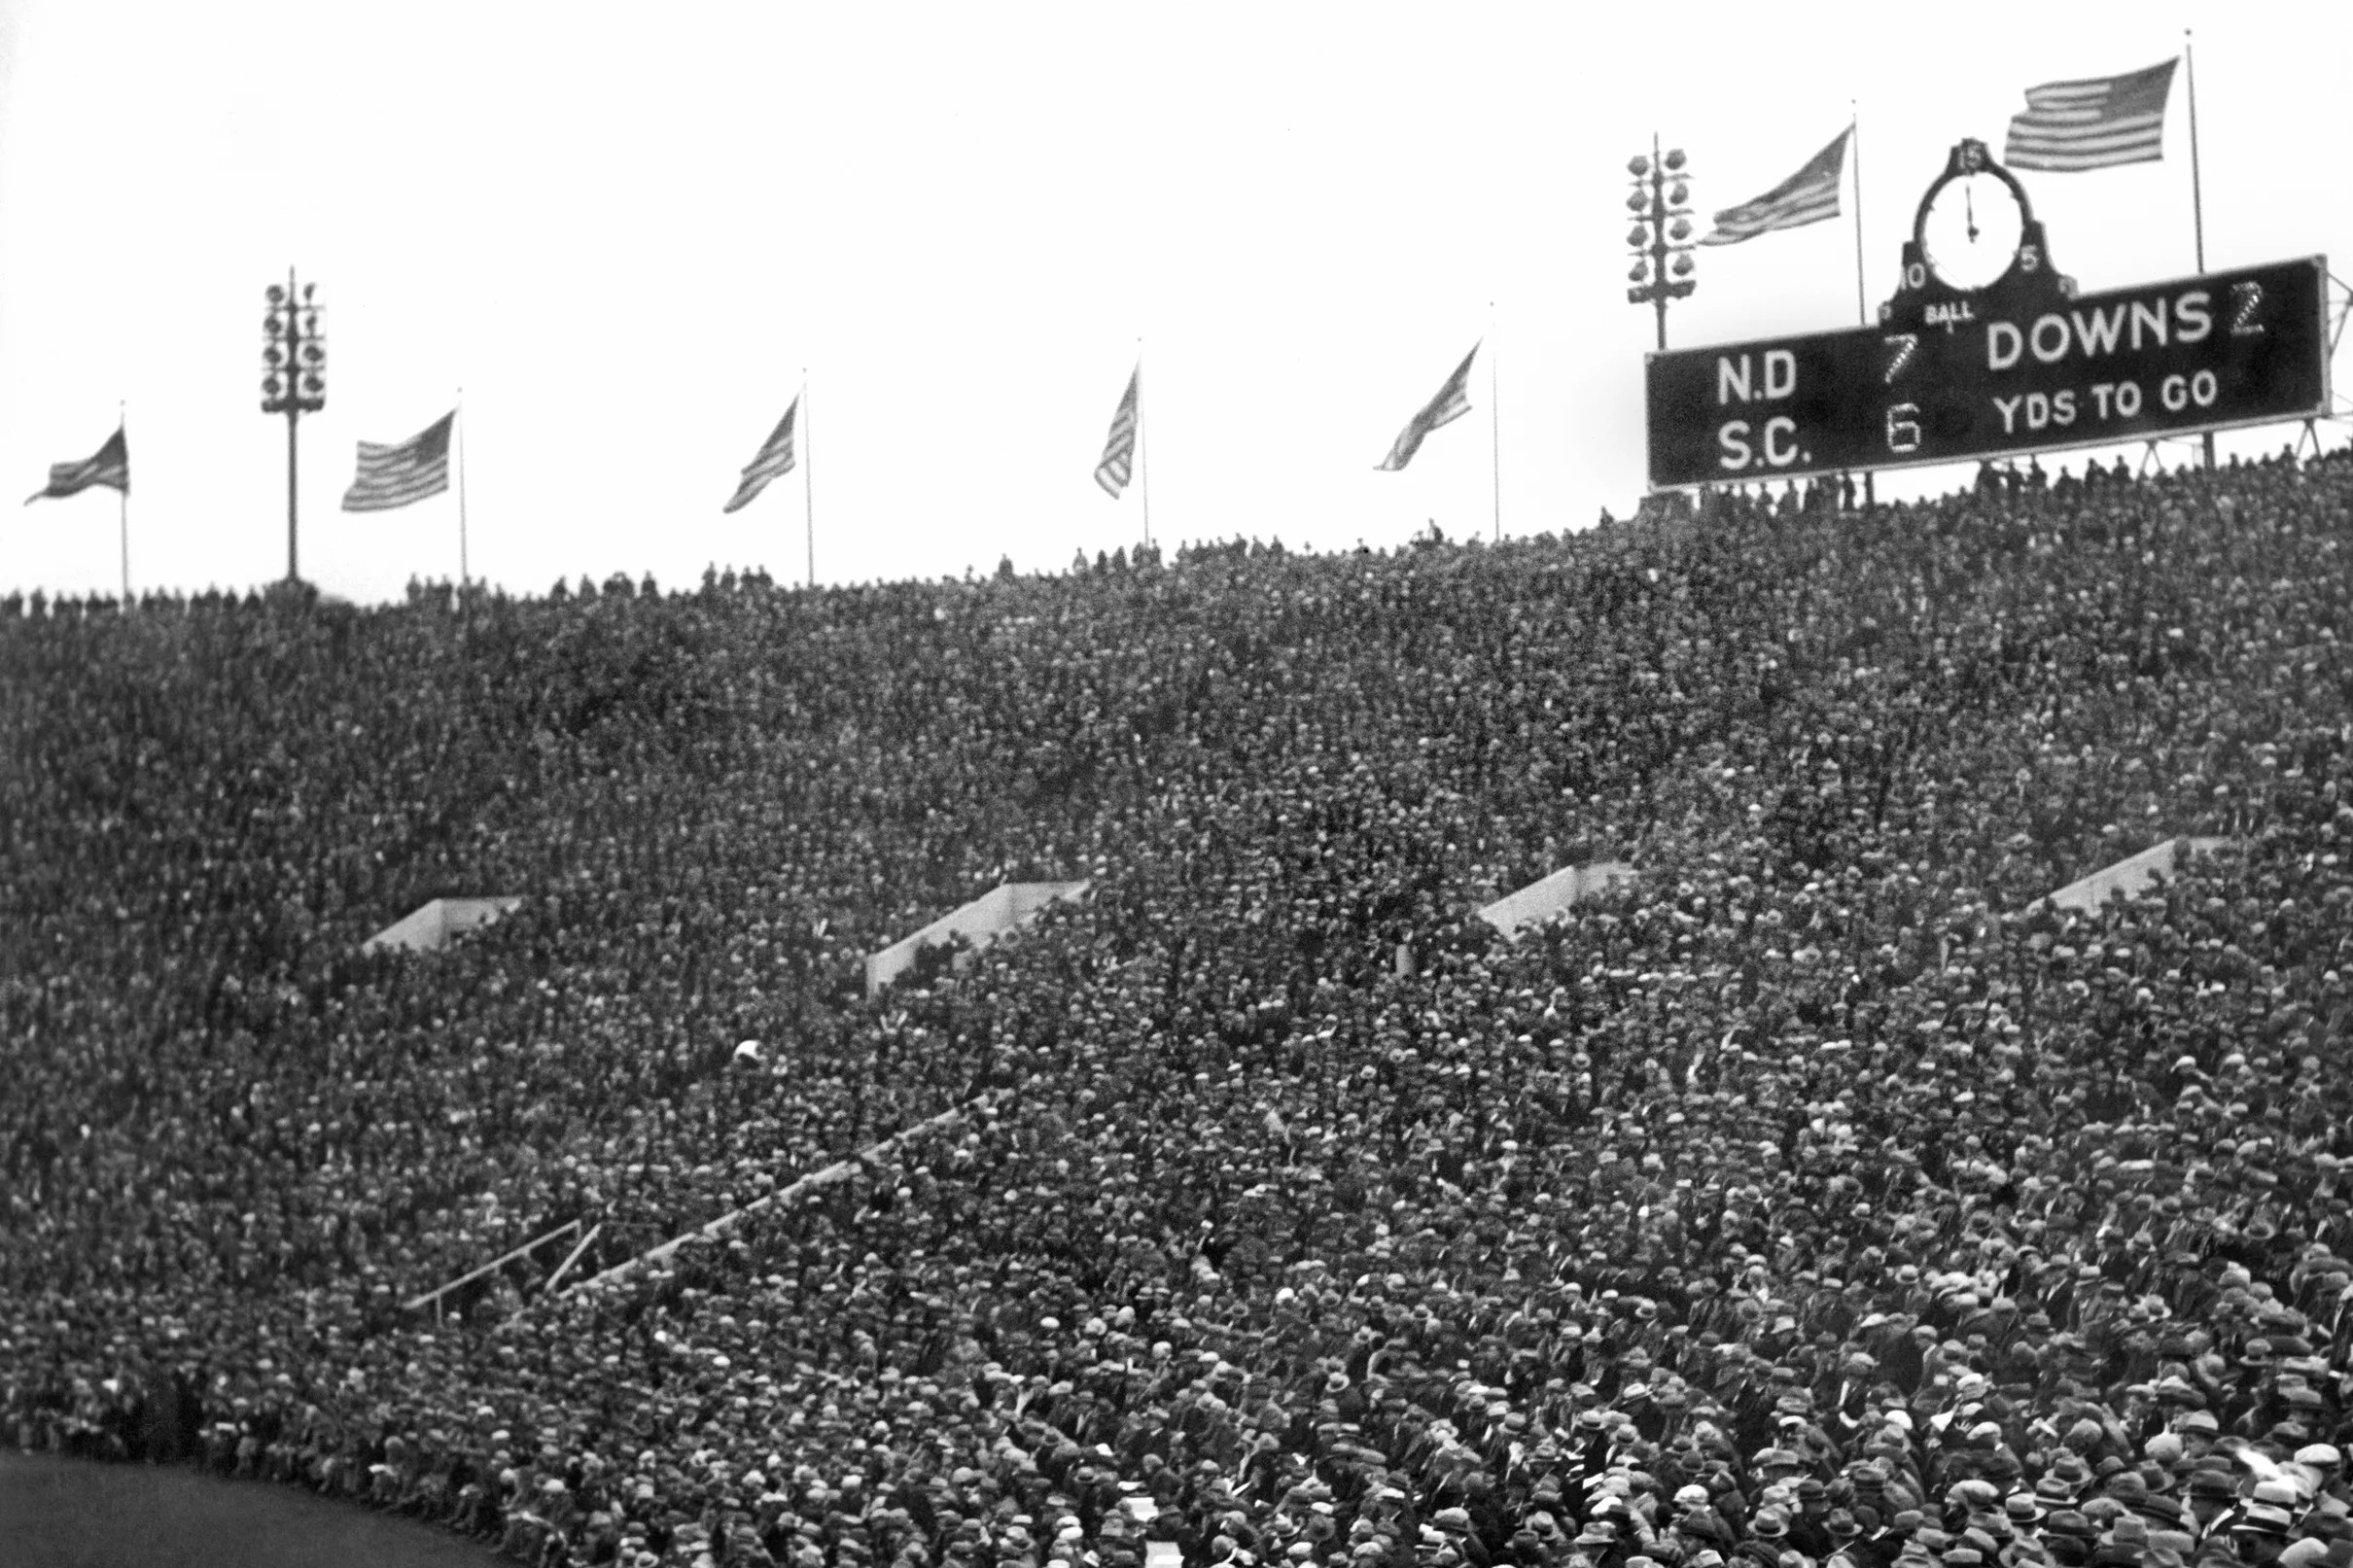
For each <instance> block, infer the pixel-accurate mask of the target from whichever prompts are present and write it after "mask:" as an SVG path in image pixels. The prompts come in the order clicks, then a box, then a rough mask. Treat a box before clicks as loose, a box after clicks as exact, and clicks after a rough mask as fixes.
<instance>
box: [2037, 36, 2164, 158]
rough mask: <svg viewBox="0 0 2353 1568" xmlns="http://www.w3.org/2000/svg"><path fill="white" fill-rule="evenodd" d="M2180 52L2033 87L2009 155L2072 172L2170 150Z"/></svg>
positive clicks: (2151, 156)
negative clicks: (2169, 120)
mask: <svg viewBox="0 0 2353 1568" xmlns="http://www.w3.org/2000/svg"><path fill="white" fill-rule="evenodd" d="M2180 63H2181V61H2180V60H2179V59H2178V58H2177V59H2170V60H2166V61H2165V62H2164V63H2163V64H2161V65H2152V66H2150V67H2149V68H2148V69H2147V70H2145V71H2127V72H2125V74H2124V75H2123V76H2103V77H2093V78H2091V79H2090V80H2089V81H2084V82H2046V83H2044V84H2043V85H2042V86H2041V87H2028V88H2027V89H2026V112H2025V113H2024V114H2022V115H2019V117H2018V118H2017V119H2015V120H2013V121H2011V122H2010V142H2009V145H2008V147H2007V148H2005V149H2004V152H2003V157H2004V159H2005V161H2007V162H2008V163H2009V164H2010V166H2011V167H2012V168H2015V169H2050V170H2053V171H2054V172H2056V173H2061V174H2072V173H2074V172H2076V171H2078V170H2081V169H2104V168H2107V167H2109V166H2110V165H2111V164H2116V163H2151V162H2155V161H2157V160H2158V159H2160V158H2162V157H2164V156H2165V147H2164V143H2165V100H2166V98H2167V97H2168V96H2169V95H2170V94H2171V93H2172V91H2173V68H2174V67H2175V66H2176V65H2178V64H2180Z"/></svg>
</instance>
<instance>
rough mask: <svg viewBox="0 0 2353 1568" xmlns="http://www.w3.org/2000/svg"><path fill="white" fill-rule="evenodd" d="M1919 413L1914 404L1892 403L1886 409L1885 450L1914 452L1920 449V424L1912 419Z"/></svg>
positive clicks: (1916, 404)
mask: <svg viewBox="0 0 2353 1568" xmlns="http://www.w3.org/2000/svg"><path fill="white" fill-rule="evenodd" d="M1919 411H1920V405H1919V404H1918V403H1916V402H1899V403H1892V404H1890V405H1889V406H1888V409H1887V450H1888V451H1890V452H1916V451H1918V450H1919V449H1920V422H1919V421H1918V420H1917V419H1916V418H1914V415H1916V414H1917V413H1918V412H1919Z"/></svg>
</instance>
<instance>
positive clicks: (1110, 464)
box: [1095, 365, 1149, 501]
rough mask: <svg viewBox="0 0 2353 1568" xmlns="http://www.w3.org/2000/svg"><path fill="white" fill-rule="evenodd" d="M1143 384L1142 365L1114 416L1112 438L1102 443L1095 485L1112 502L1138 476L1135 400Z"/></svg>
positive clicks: (1136, 369)
mask: <svg viewBox="0 0 2353 1568" xmlns="http://www.w3.org/2000/svg"><path fill="white" fill-rule="evenodd" d="M1142 383H1143V366H1141V365H1139V366H1136V368H1135V371H1134V372H1133V373H1132V374H1130V375H1129V377H1128V390H1127V391H1126V392H1124V393H1122V394H1121V395H1120V398H1119V409H1118V411H1117V412H1116V413H1114V414H1112V415H1111V435H1110V438H1109V439H1107V440H1106V441H1105V442H1104V443H1103V461H1102V462H1101V463H1098V464H1096V465H1095V482H1096V483H1097V484H1099V485H1101V486H1103V488H1104V490H1105V491H1106V493H1107V494H1108V495H1109V496H1110V498H1111V499H1112V500H1113V501H1117V500H1118V499H1119V492H1121V491H1122V490H1125V489H1126V488H1127V487H1128V480H1129V478H1130V477H1132V476H1133V475H1134V474H1135V472H1136V406H1137V403H1136V399H1137V394H1138V392H1139V391H1140V390H1141V386H1142ZM1146 499H1149V498H1148V497H1147V498H1146Z"/></svg>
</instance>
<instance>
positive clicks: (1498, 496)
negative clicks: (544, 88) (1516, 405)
mask: <svg viewBox="0 0 2353 1568" xmlns="http://www.w3.org/2000/svg"><path fill="white" fill-rule="evenodd" d="M1487 338H1488V350H1487V431H1488V436H1489V446H1490V448H1491V455H1492V456H1493V460H1494V468H1493V477H1492V484H1491V487H1490V492H1489V493H1490V494H1491V495H1492V496H1493V499H1494V504H1495V542H1496V543H1498V544H1500V543H1502V542H1503V393H1502V383H1501V381H1500V380H1499V379H1498V377H1497V374H1496V370H1495V350H1494V339H1495V302H1494V301H1493V299H1490V300H1489V301H1488V302H1487Z"/></svg>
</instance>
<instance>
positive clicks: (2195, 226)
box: [2182, 27, 2214, 469]
mask: <svg viewBox="0 0 2353 1568" xmlns="http://www.w3.org/2000/svg"><path fill="white" fill-rule="evenodd" d="M2182 64H2183V65H2184V66H2186V67H2188V70H2189V76H2190V227H2191V234H2192V236H2193V237H2194V239H2195V242H2196V245H2197V270H2198V271H2199V272H2200V273H2203V272H2204V271H2205V270H2206V192H2205V183H2204V180H2203V178H2202V176H2201V175H2200V173H2199V171H2198V163H2197V52H2196V51H2195V49H2193V48H2192V47H2191V40H2190V29H2189V28H2187V27H2184V28H2183V29H2182ZM2203 444H2204V446H2205V449H2206V467H2207V468H2209V469H2211V468H2212V467H2214V433H2213V432H2212V431H2208V432H2206V434H2205V440H2204V443H2203Z"/></svg>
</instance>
